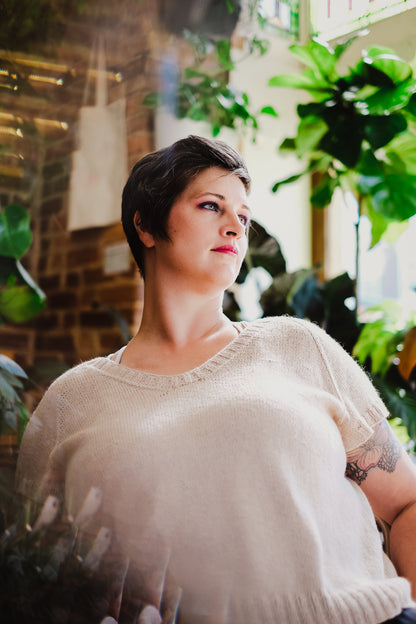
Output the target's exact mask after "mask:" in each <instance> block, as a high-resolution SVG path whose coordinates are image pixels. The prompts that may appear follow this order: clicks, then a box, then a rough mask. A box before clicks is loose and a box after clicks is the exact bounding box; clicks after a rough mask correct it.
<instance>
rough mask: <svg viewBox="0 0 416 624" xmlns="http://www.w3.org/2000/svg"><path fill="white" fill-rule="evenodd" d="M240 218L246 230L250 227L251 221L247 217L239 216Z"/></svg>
mask: <svg viewBox="0 0 416 624" xmlns="http://www.w3.org/2000/svg"><path fill="white" fill-rule="evenodd" d="M238 218H239V219H240V223H241V224H242V225H244V227H245V228H248V227H249V226H250V219H249V218H248V217H246V215H238Z"/></svg>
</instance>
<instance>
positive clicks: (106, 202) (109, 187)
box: [68, 39, 127, 230]
mask: <svg viewBox="0 0 416 624" xmlns="http://www.w3.org/2000/svg"><path fill="white" fill-rule="evenodd" d="M89 69H90V70H92V69H96V82H95V105H94V106H91V105H88V100H89V95H90V93H89V91H90V86H91V85H90V82H91V80H92V79H91V76H92V74H93V72H92V71H89V72H88V74H87V79H86V84H85V90H84V97H83V106H82V107H81V108H80V112H79V120H78V131H77V139H78V149H77V150H75V151H74V152H73V153H72V171H71V179H70V189H69V217H68V229H69V230H79V229H84V228H91V227H100V226H106V225H111V224H114V223H116V222H118V221H120V215H121V193H122V189H123V186H124V184H125V182H126V179H127V133H126V102H125V98H124V97H123V98H121V99H118V100H116V101H114V102H112V103H111V104H108V102H107V76H106V61H105V51H104V44H103V41H102V39H100V40H99V41H98V44H97V45H94V46H93V48H92V51H91V55H90V68H89Z"/></svg>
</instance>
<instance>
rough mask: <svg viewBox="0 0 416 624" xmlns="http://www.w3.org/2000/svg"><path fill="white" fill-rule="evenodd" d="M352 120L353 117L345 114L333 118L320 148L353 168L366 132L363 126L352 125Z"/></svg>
mask: <svg viewBox="0 0 416 624" xmlns="http://www.w3.org/2000/svg"><path fill="white" fill-rule="evenodd" d="M326 121H327V123H328V120H326ZM350 121H351V118H348V117H346V116H343V115H340V116H339V117H338V118H332V120H331V123H328V126H329V132H327V133H326V134H325V135H324V136H323V137H322V140H321V141H320V143H319V148H320V149H321V150H322V151H325V152H328V154H331V156H333V157H334V158H337V159H338V160H339V161H341V162H342V163H343V164H344V165H345V166H346V167H350V168H353V167H355V166H356V165H357V163H358V160H359V158H360V155H361V143H362V140H363V137H364V133H363V129H362V127H361V128H360V127H359V126H357V125H355V127H351V126H352V124H351V123H349V122H350Z"/></svg>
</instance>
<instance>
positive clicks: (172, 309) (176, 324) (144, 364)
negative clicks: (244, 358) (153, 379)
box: [122, 293, 237, 374]
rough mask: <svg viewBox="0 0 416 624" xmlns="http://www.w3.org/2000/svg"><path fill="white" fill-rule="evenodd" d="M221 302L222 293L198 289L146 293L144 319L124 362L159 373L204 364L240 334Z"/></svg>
mask: <svg viewBox="0 0 416 624" xmlns="http://www.w3.org/2000/svg"><path fill="white" fill-rule="evenodd" d="M221 304H222V297H221V298H220V297H213V298H212V299H209V298H208V297H207V296H198V295H195V293H182V296H180V297H178V296H177V295H175V296H173V295H172V296H171V297H169V296H167V295H166V294H165V296H164V297H163V298H159V297H157V296H153V295H152V296H149V293H148V294H147V297H146V294H145V298H144V308H143V317H142V322H141V325H140V328H139V331H138V332H137V334H136V336H135V337H134V338H133V339H132V340H131V342H130V343H129V344H128V346H127V348H126V350H125V352H124V354H123V356H122V363H123V364H124V365H126V366H130V367H132V368H137V369H141V370H146V371H149V372H155V373H159V374H179V373H181V372H185V371H188V370H191V369H192V368H195V367H197V366H199V365H201V364H203V363H204V362H205V361H206V360H208V359H210V358H211V357H213V356H214V355H215V354H216V353H218V352H219V351H220V350H221V349H223V348H224V347H225V346H226V345H227V344H228V343H229V342H231V341H232V340H233V339H234V338H235V337H236V334H237V332H236V329H235V327H234V325H233V324H232V322H231V321H230V320H229V319H228V318H227V317H226V316H225V315H224V313H223V311H222V305H221Z"/></svg>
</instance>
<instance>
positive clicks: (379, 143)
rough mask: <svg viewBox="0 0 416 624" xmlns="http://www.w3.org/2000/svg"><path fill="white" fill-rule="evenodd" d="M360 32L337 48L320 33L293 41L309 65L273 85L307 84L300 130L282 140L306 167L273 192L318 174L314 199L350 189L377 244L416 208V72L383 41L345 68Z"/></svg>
mask: <svg viewBox="0 0 416 624" xmlns="http://www.w3.org/2000/svg"><path fill="white" fill-rule="evenodd" d="M356 37H357V36H355V37H352V38H350V39H349V40H347V41H346V42H344V43H342V44H339V45H337V46H335V47H334V48H332V47H331V46H330V45H329V44H328V43H326V42H323V41H319V40H316V39H313V40H311V41H309V42H308V43H307V44H306V45H302V46H301V45H292V46H291V47H290V50H291V51H292V52H293V54H295V55H296V56H297V57H298V58H299V59H300V60H301V62H303V63H304V64H305V65H306V68H305V69H303V70H302V71H301V73H300V74H299V75H293V74H290V75H278V76H274V77H273V78H271V79H270V81H269V84H270V85H271V86H276V87H291V88H295V89H303V90H306V91H307V92H308V93H309V94H310V96H311V97H312V100H311V101H310V102H308V103H305V104H299V105H298V107H297V114H298V117H299V124H298V128H297V135H296V136H295V137H294V138H287V139H285V140H284V141H283V143H282V144H281V146H280V149H282V150H289V151H291V152H292V153H293V152H294V153H295V154H296V155H297V156H298V157H299V159H301V160H302V161H303V162H304V163H305V166H304V168H303V170H301V171H300V172H299V173H298V174H295V175H293V176H290V177H288V178H285V179H283V180H280V181H278V182H276V184H275V185H274V187H273V191H277V189H278V188H279V187H280V186H281V185H282V184H288V183H291V182H294V181H295V180H297V179H299V178H300V177H301V176H303V175H305V174H309V175H310V174H312V173H318V174H319V175H320V183H319V185H318V186H317V187H316V188H314V189H313V192H312V195H311V202H312V204H313V205H314V206H316V207H325V206H327V205H328V204H329V203H330V201H331V199H332V196H333V193H334V191H335V189H336V188H338V187H339V188H341V189H342V190H343V191H347V190H349V191H352V192H353V193H354V195H355V196H356V197H357V198H358V203H359V211H360V214H366V215H367V216H368V218H369V219H370V221H371V223H372V232H373V244H374V243H376V242H377V241H378V240H380V237H381V236H382V235H383V233H384V232H385V231H386V229H387V228H388V226H389V224H390V223H392V222H397V221H400V222H403V221H406V220H407V219H409V218H410V217H411V216H413V215H414V214H416V193H415V191H416V157H415V153H416V149H415V148H416V130H415V128H416V125H415V124H416V78H415V77H414V75H413V70H412V67H411V66H410V64H409V63H406V62H405V61H403V60H402V59H401V58H400V57H399V56H397V54H395V52H394V51H393V50H390V49H389V48H385V47H381V46H373V47H371V48H369V49H365V50H363V51H362V55H361V58H360V59H359V60H358V61H357V63H356V64H355V65H353V66H352V67H350V68H349V69H348V71H347V72H346V73H343V74H341V73H340V72H339V71H338V69H337V67H338V64H339V61H340V59H341V57H342V55H343V53H344V52H345V50H346V49H347V48H348V47H349V45H350V44H351V43H352V41H354V39H356Z"/></svg>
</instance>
